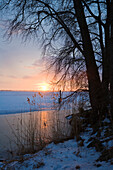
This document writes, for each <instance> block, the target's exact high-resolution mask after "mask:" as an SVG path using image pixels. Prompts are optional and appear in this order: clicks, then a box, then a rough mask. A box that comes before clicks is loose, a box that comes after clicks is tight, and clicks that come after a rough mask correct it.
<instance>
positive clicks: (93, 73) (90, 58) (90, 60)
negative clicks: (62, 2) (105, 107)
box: [73, 0, 103, 115]
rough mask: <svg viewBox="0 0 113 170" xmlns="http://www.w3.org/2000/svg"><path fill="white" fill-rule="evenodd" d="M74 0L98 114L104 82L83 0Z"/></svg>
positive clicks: (91, 92) (88, 75)
mask: <svg viewBox="0 0 113 170" xmlns="http://www.w3.org/2000/svg"><path fill="white" fill-rule="evenodd" d="M73 1H74V7H75V11H76V15H77V20H78V23H79V27H80V30H81V35H82V40H83V49H84V57H85V62H86V69H87V77H88V83H89V95H90V102H91V106H92V108H93V111H94V112H95V114H96V115H98V111H100V110H101V108H102V96H103V92H102V84H101V81H100V77H99V72H98V68H97V65H96V61H95V57H94V51H93V47H92V43H91V39H90V35H89V30H88V26H87V23H86V19H85V15H84V10H83V6H82V3H81V0H73Z"/></svg>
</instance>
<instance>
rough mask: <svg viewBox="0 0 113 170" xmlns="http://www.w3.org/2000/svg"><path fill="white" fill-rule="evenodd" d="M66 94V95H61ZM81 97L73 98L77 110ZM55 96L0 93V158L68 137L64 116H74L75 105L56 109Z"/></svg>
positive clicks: (67, 123)
mask: <svg viewBox="0 0 113 170" xmlns="http://www.w3.org/2000/svg"><path fill="white" fill-rule="evenodd" d="M66 95H69V92H64V93H63V94H62V96H63V97H65V96H66ZM80 96H81V94H79V95H78V94H77V95H76V97H74V99H76V100H74V101H75V102H76V107H77V105H78V104H79V102H80V101H82V98H81V97H80ZM83 96H84V95H83ZM58 97H59V93H58V92H55V93H53V92H43V93H42V92H16V91H0V159H3V158H11V157H12V156H14V155H15V153H16V150H18V152H21V150H25V151H26V152H27V149H30V147H32V149H34V150H35V149H37V147H38V146H40V145H43V144H44V143H49V142H50V141H52V140H53V139H54V140H57V139H58V138H63V137H68V136H69V135H70V132H71V126H70V124H69V122H68V120H67V119H66V118H65V117H66V116H67V115H69V114H72V113H73V110H72V108H73V104H74V103H73V102H69V101H66V103H65V104H64V105H63V107H62V108H61V109H60V110H59V109H58V108H59V103H58ZM85 98H86V97H85ZM74 112H75V110H74ZM23 147H24V148H23ZM8 153H9V154H8Z"/></svg>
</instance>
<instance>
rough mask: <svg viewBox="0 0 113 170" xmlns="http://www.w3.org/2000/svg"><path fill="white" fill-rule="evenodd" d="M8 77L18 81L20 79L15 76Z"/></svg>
mask: <svg viewBox="0 0 113 170" xmlns="http://www.w3.org/2000/svg"><path fill="white" fill-rule="evenodd" d="M8 77H9V78H13V79H18V77H17V76H14V75H9V76H8Z"/></svg>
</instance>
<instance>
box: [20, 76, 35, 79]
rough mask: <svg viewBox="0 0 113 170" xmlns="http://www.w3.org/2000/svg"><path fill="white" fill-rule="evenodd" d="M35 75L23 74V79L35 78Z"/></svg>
mask: <svg viewBox="0 0 113 170" xmlns="http://www.w3.org/2000/svg"><path fill="white" fill-rule="evenodd" d="M33 77H34V76H23V77H22V78H23V79H31V78H33Z"/></svg>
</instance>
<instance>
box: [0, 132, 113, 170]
mask: <svg viewBox="0 0 113 170" xmlns="http://www.w3.org/2000/svg"><path fill="white" fill-rule="evenodd" d="M82 137H83V138H87V136H86V134H84V135H83V136H82ZM99 156H100V153H99V152H96V151H95V149H94V148H90V149H89V148H87V143H84V146H83V147H79V146H78V143H77V142H76V139H72V140H68V141H65V142H63V143H59V144H54V143H51V144H49V145H48V146H46V147H45V148H43V149H42V150H41V151H39V152H37V153H35V154H27V155H24V156H23V158H21V159H20V161H19V160H17V159H16V160H15V161H12V162H11V163H9V164H7V165H6V166H5V167H4V170H8V169H13V168H15V170H19V169H20V170H25V169H26V170H32V169H40V170H45V169H46V170H60V169H61V170H75V169H77V168H78V169H81V170H82V169H83V170H96V169H98V170H108V169H109V170H112V169H113V165H111V164H110V162H96V159H98V157H99ZM3 165H4V164H1V167H3ZM96 165H97V166H98V167H97V166H96Z"/></svg>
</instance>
